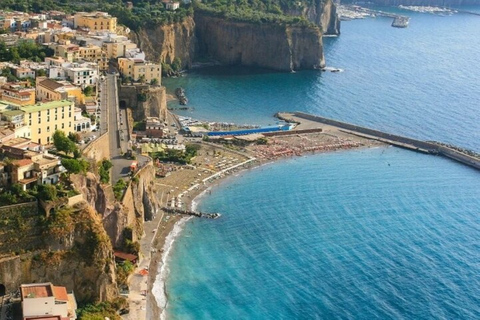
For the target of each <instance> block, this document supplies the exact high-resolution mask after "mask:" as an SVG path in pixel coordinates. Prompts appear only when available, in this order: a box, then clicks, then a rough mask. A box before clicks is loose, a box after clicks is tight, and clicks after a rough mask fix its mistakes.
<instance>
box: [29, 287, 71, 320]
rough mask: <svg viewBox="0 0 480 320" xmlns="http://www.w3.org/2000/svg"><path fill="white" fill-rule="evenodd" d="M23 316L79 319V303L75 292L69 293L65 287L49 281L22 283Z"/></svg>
mask: <svg viewBox="0 0 480 320" xmlns="http://www.w3.org/2000/svg"><path fill="white" fill-rule="evenodd" d="M20 293H21V298H22V312H23V318H24V319H28V318H33V319H36V318H35V317H45V315H48V316H51V318H48V319H55V317H58V316H60V317H61V319H69V320H74V319H77V315H76V309H77V303H76V301H75V296H74V295H73V293H67V289H66V288H65V287H57V286H54V285H52V284H51V283H50V282H48V283H32V284H22V285H21V286H20Z"/></svg>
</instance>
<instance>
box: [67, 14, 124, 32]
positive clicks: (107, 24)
mask: <svg viewBox="0 0 480 320" xmlns="http://www.w3.org/2000/svg"><path fill="white" fill-rule="evenodd" d="M73 27H74V28H78V27H80V28H89V29H90V31H111V32H115V31H117V18H116V17H112V16H111V15H109V14H108V13H106V12H99V11H97V12H77V13H76V14H75V15H74V17H73Z"/></svg>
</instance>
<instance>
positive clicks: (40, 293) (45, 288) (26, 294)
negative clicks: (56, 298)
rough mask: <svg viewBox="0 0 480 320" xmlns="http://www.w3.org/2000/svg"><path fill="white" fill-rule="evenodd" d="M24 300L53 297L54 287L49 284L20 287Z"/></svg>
mask: <svg viewBox="0 0 480 320" xmlns="http://www.w3.org/2000/svg"><path fill="white" fill-rule="evenodd" d="M20 290H21V292H22V298H24V299H25V298H46V297H51V296H52V295H53V293H52V285H51V284H49V283H39V284H38V285H26V286H25V285H22V286H21V287H20Z"/></svg>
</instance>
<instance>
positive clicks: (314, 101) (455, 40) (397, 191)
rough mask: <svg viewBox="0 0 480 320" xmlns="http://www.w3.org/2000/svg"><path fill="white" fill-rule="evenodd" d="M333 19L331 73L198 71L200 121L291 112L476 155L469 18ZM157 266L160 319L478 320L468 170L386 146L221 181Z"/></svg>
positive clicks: (476, 96)
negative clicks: (164, 268)
mask: <svg viewBox="0 0 480 320" xmlns="http://www.w3.org/2000/svg"><path fill="white" fill-rule="evenodd" d="M411 15H412V17H413V19H412V20H411V23H410V26H409V27H408V28H407V29H395V28H391V27H390V23H391V21H390V20H387V19H381V18H379V19H375V20H373V19H372V20H364V21H352V22H348V23H343V25H342V35H341V37H339V38H337V39H331V38H330V39H325V40H326V41H325V42H326V45H325V47H326V59H327V64H328V65H330V66H334V67H339V68H343V69H345V72H343V73H337V74H333V73H320V72H313V71H312V72H298V73H295V74H279V73H259V72H251V70H247V72H246V71H245V70H244V69H239V68H233V69H232V68H221V69H218V68H217V69H207V70H201V71H197V72H195V73H192V74H189V75H188V76H187V77H185V78H180V79H172V80H169V81H166V83H167V86H169V87H171V88H175V87H177V86H183V87H185V89H186V91H187V95H188V97H189V99H190V101H191V104H192V105H193V106H195V110H194V111H193V112H186V114H188V115H190V116H192V117H195V118H200V119H213V120H218V121H232V122H233V121H234V122H245V123H257V124H258V123H259V124H269V123H273V122H274V121H275V120H274V119H273V118H272V117H271V116H272V114H273V113H275V112H277V111H281V110H302V111H307V112H312V113H316V114H320V115H324V116H328V117H332V118H336V119H341V120H344V121H349V122H354V123H357V124H361V125H367V126H371V127H374V128H377V129H383V130H388V131H390V132H394V133H400V134H405V135H408V136H412V137H417V138H422V139H434V140H441V141H445V142H451V143H455V144H458V145H461V146H466V147H469V148H472V149H476V150H480V139H479V138H480V116H479V112H478V107H479V102H480V73H479V72H478V71H477V70H476V68H477V64H478V62H479V61H480V51H479V50H478V48H480V37H478V36H477V34H478V31H479V30H480V18H479V17H475V16H468V15H455V16H452V17H438V16H431V15H420V14H411ZM200 208H201V209H202V210H207V211H219V212H222V214H223V216H222V218H221V219H218V220H214V221H207V220H200V219H194V220H190V221H189V222H188V223H187V224H186V225H185V230H184V231H183V233H182V234H183V235H182V236H181V237H180V238H179V239H177V241H176V242H175V245H174V248H173V250H172V254H171V257H170V261H169V269H170V274H169V277H168V281H167V292H168V298H169V305H168V308H167V312H168V315H169V317H170V318H172V319H312V318H313V319H330V318H332V319H336V318H338V319H345V318H347V319H348V318H350V319H372V318H377V319H378V318H380V319H432V318H440V319H478V318H480V307H479V306H480V242H479V240H478V239H479V238H480V237H479V236H480V216H479V213H480V209H479V208H480V173H479V172H478V171H475V170H473V169H470V168H467V167H465V166H462V165H459V164H456V163H454V162H452V161H449V160H446V159H442V158H439V157H434V156H427V155H422V154H417V153H413V152H409V151H405V150H400V149H397V148H377V149H365V150H355V151H348V152H338V153H332V154H320V155H314V156H309V157H301V158H294V159H288V160H285V161H282V162H280V163H276V164H272V165H267V166H263V167H260V168H257V169H254V170H251V171H248V172H245V173H243V174H241V176H240V177H232V178H231V179H229V180H227V181H225V182H223V183H222V184H221V185H220V186H219V187H216V188H214V189H213V190H212V194H211V195H208V196H205V197H204V198H203V199H202V201H201V203H200Z"/></svg>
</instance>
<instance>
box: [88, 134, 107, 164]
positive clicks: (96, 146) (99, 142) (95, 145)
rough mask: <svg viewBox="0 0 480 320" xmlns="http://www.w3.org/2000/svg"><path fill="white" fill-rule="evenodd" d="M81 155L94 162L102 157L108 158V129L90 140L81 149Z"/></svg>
mask: <svg viewBox="0 0 480 320" xmlns="http://www.w3.org/2000/svg"><path fill="white" fill-rule="evenodd" d="M83 155H84V156H85V157H87V158H89V159H92V160H94V161H95V162H98V161H101V160H102V159H104V158H107V159H110V139H109V137H108V131H107V132H106V133H104V134H102V135H101V136H100V137H98V138H97V139H95V140H94V141H92V142H90V143H89V144H88V146H87V147H86V148H85V149H83Z"/></svg>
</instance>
